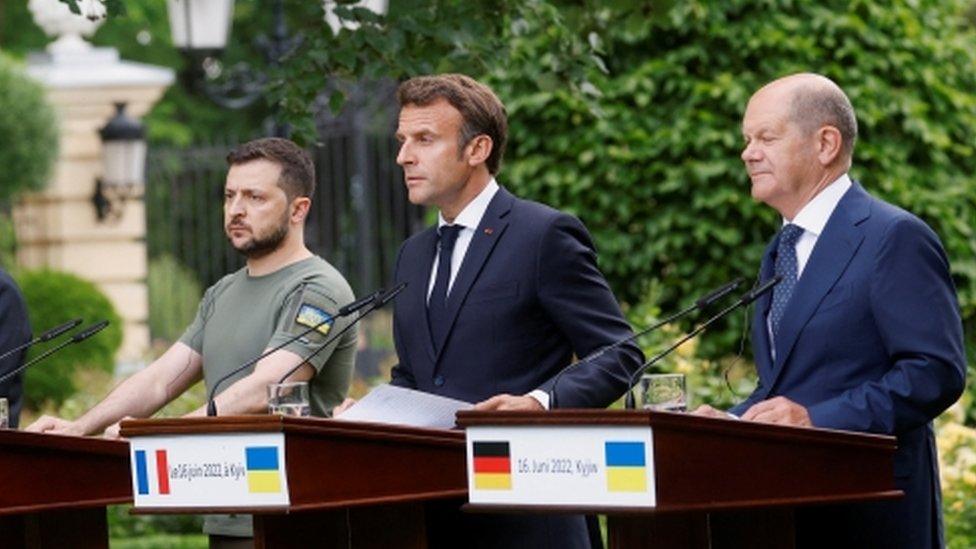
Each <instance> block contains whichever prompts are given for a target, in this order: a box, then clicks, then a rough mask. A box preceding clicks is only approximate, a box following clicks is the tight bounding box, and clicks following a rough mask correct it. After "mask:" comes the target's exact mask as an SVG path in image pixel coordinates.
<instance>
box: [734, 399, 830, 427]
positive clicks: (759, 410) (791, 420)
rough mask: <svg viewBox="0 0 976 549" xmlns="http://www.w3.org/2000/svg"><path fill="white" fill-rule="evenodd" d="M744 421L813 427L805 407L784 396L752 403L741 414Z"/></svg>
mask: <svg viewBox="0 0 976 549" xmlns="http://www.w3.org/2000/svg"><path fill="white" fill-rule="evenodd" d="M742 419H744V420H746V421H759V422H761V423H777V424H780V425H794V426H797V427H813V423H812V422H811V421H810V414H809V413H807V409H806V408H804V407H803V406H800V405H799V404H797V403H795V402H793V401H792V400H790V399H788V398H786V397H781V396H779V397H775V398H771V399H769V400H763V401H762V402H757V403H755V404H753V405H752V407H751V408H749V409H748V410H746V413H744V414H742Z"/></svg>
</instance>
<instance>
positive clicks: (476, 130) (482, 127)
mask: <svg viewBox="0 0 976 549" xmlns="http://www.w3.org/2000/svg"><path fill="white" fill-rule="evenodd" d="M440 99H443V100H445V101H447V102H448V103H450V105H451V106H452V107H454V108H455V109H457V110H458V112H460V113H461V119H462V120H463V121H464V124H463V125H462V127H461V135H460V137H459V141H458V150H459V151H460V150H463V149H464V147H465V145H467V144H468V143H469V142H470V141H471V140H472V139H474V138H475V136H478V135H487V136H488V137H490V138H491V142H492V147H491V154H490V155H489V156H488V159H487V160H486V161H485V165H486V166H487V167H488V172H489V173H491V174H492V175H495V174H497V173H498V170H499V168H501V164H502V157H503V156H504V155H505V142H506V141H507V140H508V114H506V112H505V106H504V105H502V102H501V101H500V100H499V99H498V96H497V95H495V92H493V91H491V88H489V87H488V86H486V85H484V84H482V83H480V82H478V81H476V80H475V79H473V78H471V77H469V76H465V75H463V74H438V75H432V76H418V77H415V78H411V79H410V80H407V81H406V82H404V83H402V84H400V88H399V89H398V90H397V102H399V103H400V107H401V108H402V107H405V106H407V105H417V106H419V107H426V106H428V105H430V104H432V103H435V102H436V101H438V100H440Z"/></svg>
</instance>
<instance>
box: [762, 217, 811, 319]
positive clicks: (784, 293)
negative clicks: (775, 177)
mask: <svg viewBox="0 0 976 549" xmlns="http://www.w3.org/2000/svg"><path fill="white" fill-rule="evenodd" d="M802 234H803V227H800V226H799V225H794V224H792V223H790V224H788V225H786V226H785V227H783V230H782V232H780V235H779V245H777V246H776V263H775V266H774V268H775V270H776V274H777V275H779V276H782V277H783V280H781V281H780V283H779V284H777V285H776V287H775V288H773V303H772V305H771V306H770V308H769V323H770V325H771V326H772V328H773V337H774V338H775V337H776V334H777V332H778V331H779V321H780V320H781V319H782V318H783V312H784V311H786V306H787V305H788V304H789V302H790V297H791V296H792V295H793V288H794V287H795V286H796V280H797V278H798V276H797V273H799V271H800V266H799V263H798V261H797V258H796V241H797V240H798V239H799V238H800V235H802Z"/></svg>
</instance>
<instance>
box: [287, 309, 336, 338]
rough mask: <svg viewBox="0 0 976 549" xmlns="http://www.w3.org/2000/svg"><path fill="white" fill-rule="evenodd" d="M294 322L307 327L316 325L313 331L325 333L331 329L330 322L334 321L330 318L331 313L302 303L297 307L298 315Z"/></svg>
mask: <svg viewBox="0 0 976 549" xmlns="http://www.w3.org/2000/svg"><path fill="white" fill-rule="evenodd" d="M295 322H296V323H297V324H301V325H302V326H307V327H309V328H312V327H315V326H318V328H316V329H315V331H316V332H318V333H320V334H322V335H326V334H328V333H329V330H331V329H332V324H333V323H335V319H334V318H332V315H330V314H329V313H327V312H325V311H323V310H322V309H319V308H318V307H316V306H315V305H310V304H308V303H302V305H301V307H299V308H298V315H297V316H296V317H295Z"/></svg>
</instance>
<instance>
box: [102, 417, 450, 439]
mask: <svg viewBox="0 0 976 549" xmlns="http://www.w3.org/2000/svg"><path fill="white" fill-rule="evenodd" d="M220 433H286V434H289V433H295V434H299V433H300V434H302V435H312V436H331V437H354V438H388V439H401V440H402V439H405V438H406V439H410V440H412V441H414V442H423V441H425V442H431V443H448V444H463V443H464V432H463V431H459V430H448V429H428V428H422V427H408V426H405V425H389V424H383V423H366V422H358V421H343V420H338V419H329V418H318V417H290V416H278V415H273V416H272V415H253V416H221V417H192V418H189V417H188V418H168V419H132V420H125V421H123V422H122V432H121V434H122V436H123V437H125V438H130V437H138V436H152V435H187V434H220Z"/></svg>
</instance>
